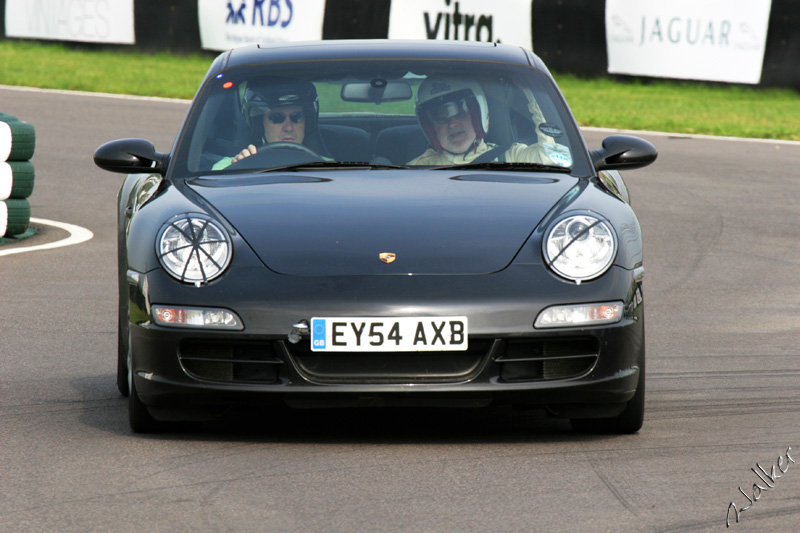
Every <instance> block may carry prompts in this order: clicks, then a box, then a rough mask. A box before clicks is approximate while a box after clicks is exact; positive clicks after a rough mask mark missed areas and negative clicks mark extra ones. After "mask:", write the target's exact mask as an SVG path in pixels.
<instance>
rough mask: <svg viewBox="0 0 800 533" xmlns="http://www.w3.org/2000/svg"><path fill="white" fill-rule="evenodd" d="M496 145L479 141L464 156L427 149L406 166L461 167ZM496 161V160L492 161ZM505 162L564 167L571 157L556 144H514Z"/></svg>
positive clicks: (506, 155) (567, 165)
mask: <svg viewBox="0 0 800 533" xmlns="http://www.w3.org/2000/svg"><path fill="white" fill-rule="evenodd" d="M496 146H497V145H496V144H493V143H486V142H484V140H483V139H481V142H480V144H479V145H478V146H477V148H475V149H474V150H469V151H467V152H466V153H464V154H451V153H450V152H448V151H447V150H444V151H442V152H437V151H436V150H434V149H433V148H428V149H427V150H426V151H425V152H424V153H423V154H422V155H420V156H419V157H416V158H414V159H412V160H411V161H409V162H408V165H421V166H428V165H430V166H448V165H463V164H467V163H471V162H472V161H474V160H475V159H477V157H478V156H479V155H481V154H483V153H486V152H488V151H489V150H491V149H493V148H495V147H496ZM494 160H495V161H497V160H498V159H494ZM505 161H506V162H508V163H540V164H543V165H559V166H564V167H569V166H572V157H571V156H570V154H569V149H567V147H566V146H562V145H560V144H556V143H536V144H531V145H525V144H521V143H514V144H512V145H511V147H510V148H509V149H508V150H506V152H505Z"/></svg>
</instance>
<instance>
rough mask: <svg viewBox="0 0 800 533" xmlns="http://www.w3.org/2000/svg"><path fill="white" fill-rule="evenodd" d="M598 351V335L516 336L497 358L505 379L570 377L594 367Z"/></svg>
mask: <svg viewBox="0 0 800 533" xmlns="http://www.w3.org/2000/svg"><path fill="white" fill-rule="evenodd" d="M597 351H598V349H597V341H596V340H595V339H572V340H570V339H565V340H547V341H541V340H527V339H523V340H513V341H507V342H506V343H505V346H504V348H503V350H502V352H501V355H500V356H499V357H497V358H496V359H495V362H496V363H498V364H499V365H500V379H501V380H503V381H509V382H520V381H545V380H555V379H568V378H575V377H579V376H582V375H584V374H586V373H588V372H589V371H591V369H592V368H593V367H594V365H595V363H596V362H597Z"/></svg>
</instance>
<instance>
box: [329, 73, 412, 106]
mask: <svg viewBox="0 0 800 533" xmlns="http://www.w3.org/2000/svg"><path fill="white" fill-rule="evenodd" d="M341 96H342V100H344V101H345V102H374V103H376V104H381V103H383V102H400V101H403V100H411V98H412V97H413V96H414V94H413V92H412V91H411V86H410V85H409V84H408V83H406V82H404V81H386V80H384V79H383V78H376V79H374V80H372V81H371V82H368V83H346V84H344V85H343V86H342V93H341Z"/></svg>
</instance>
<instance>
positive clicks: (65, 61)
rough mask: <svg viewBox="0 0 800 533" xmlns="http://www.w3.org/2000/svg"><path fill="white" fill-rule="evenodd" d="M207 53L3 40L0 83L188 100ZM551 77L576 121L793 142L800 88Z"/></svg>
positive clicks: (798, 128) (797, 136)
mask: <svg viewBox="0 0 800 533" xmlns="http://www.w3.org/2000/svg"><path fill="white" fill-rule="evenodd" d="M213 57H214V54H209V53H205V54H203V53H200V54H195V55H189V56H176V55H173V54H167V53H158V54H143V53H134V52H127V51H114V50H91V49H86V48H85V47H79V46H65V45H63V44H60V43H41V42H34V41H10V40H6V41H0V85H21V86H28V87H41V88H51V89H64V90H79V91H89V92H107V93H117V94H133V95H141V96H160V97H166V98H186V99H189V98H192V96H193V95H194V93H195V91H196V90H197V86H198V85H199V83H200V81H201V80H202V78H203V76H204V75H205V73H206V70H207V69H208V67H209V65H210V64H211V61H212V59H213ZM555 77H556V80H557V81H558V84H559V86H560V87H561V90H562V91H563V92H564V95H565V96H566V99H567V101H568V102H569V104H570V106H571V107H572V111H573V113H574V114H575V116H576V117H577V119H578V122H579V123H580V124H581V125H582V126H596V127H606V128H620V129H631V130H650V131H666V132H675V133H695V134H705V135H724V136H731V137H752V138H764V139H784V140H792V141H800V120H798V117H800V92H798V91H795V90H792V89H765V88H758V87H749V86H739V85H721V84H708V83H693V82H681V81H663V80H648V81H644V80H639V79H630V80H626V81H620V80H618V79H611V78H598V79H583V78H580V77H578V76H573V75H569V74H557V73H556V74H555ZM0 106H2V104H1V103H0ZM0 111H2V109H0Z"/></svg>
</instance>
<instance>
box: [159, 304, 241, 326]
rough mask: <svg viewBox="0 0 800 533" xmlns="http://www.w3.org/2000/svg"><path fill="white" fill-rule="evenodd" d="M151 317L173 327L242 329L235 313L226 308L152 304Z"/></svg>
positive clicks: (160, 323)
mask: <svg viewBox="0 0 800 533" xmlns="http://www.w3.org/2000/svg"><path fill="white" fill-rule="evenodd" d="M153 319H154V320H155V322H156V324H158V325H159V326H167V327H173V328H204V329H230V330H242V329H244V326H243V325H242V321H241V319H240V318H239V317H238V316H236V313H234V312H233V311H228V310H227V309H212V308H197V307H164V306H153Z"/></svg>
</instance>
